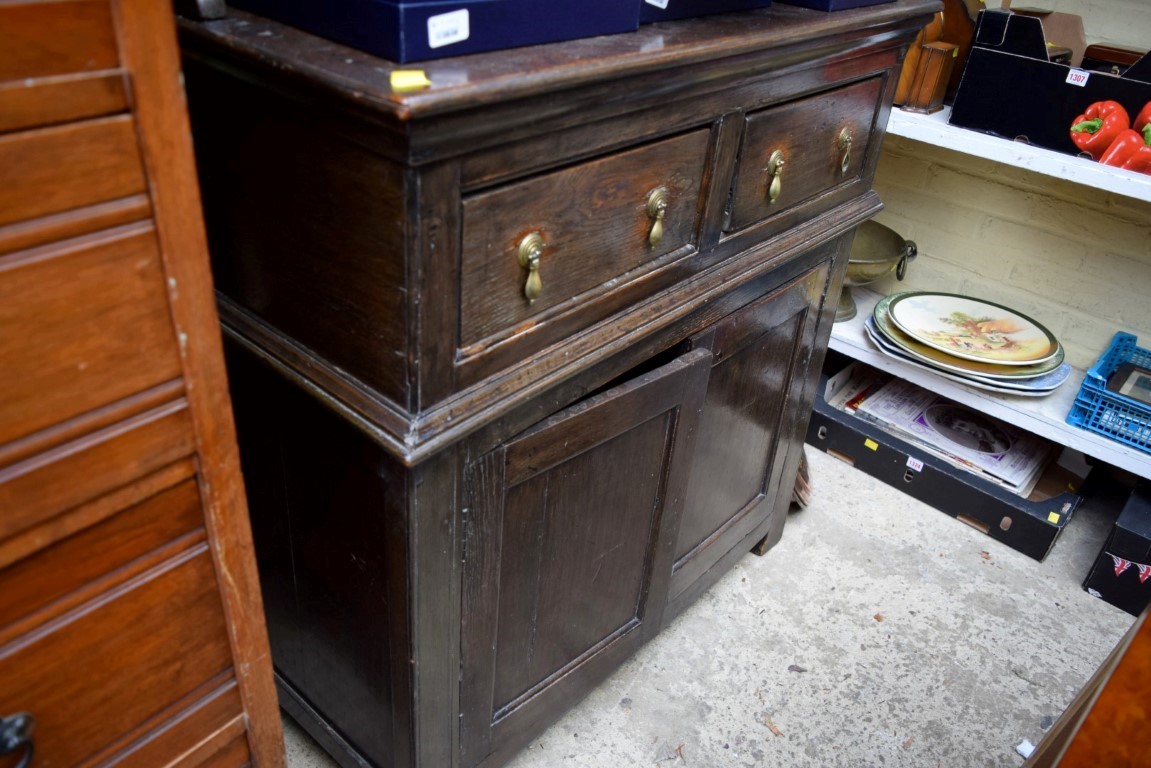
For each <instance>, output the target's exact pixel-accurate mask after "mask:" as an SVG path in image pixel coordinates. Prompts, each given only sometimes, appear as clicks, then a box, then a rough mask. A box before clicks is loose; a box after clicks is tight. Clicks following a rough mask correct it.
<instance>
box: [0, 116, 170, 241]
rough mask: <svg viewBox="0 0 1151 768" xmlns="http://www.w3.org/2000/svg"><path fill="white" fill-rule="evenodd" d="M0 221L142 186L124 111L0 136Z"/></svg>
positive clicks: (119, 194)
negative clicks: (1, 176) (1, 179)
mask: <svg viewBox="0 0 1151 768" xmlns="http://www.w3.org/2000/svg"><path fill="white" fill-rule="evenodd" d="M0 168H3V169H4V175H5V178H7V179H10V180H13V181H16V182H17V183H7V184H2V185H0V226H4V225H6V224H13V223H15V222H20V221H24V220H27V219H33V218H36V217H39V216H47V215H50V214H54V213H59V212H61V211H67V210H71V209H74V208H80V207H84V206H90V205H95V204H97V203H104V202H107V201H109V200H115V199H118V198H123V197H128V196H130V195H135V194H139V193H142V192H145V191H146V190H147V184H146V182H145V179H144V166H143V162H142V160H141V158H140V151H139V148H138V147H137V143H136V128H135V123H134V122H133V120H132V118H131V117H129V116H127V115H117V116H114V117H105V118H100V119H97V120H86V121H83V122H78V123H69V124H67V125H61V126H55V127H52V128H41V129H37V130H30V131H20V132H18V133H9V134H5V135H3V136H0Z"/></svg>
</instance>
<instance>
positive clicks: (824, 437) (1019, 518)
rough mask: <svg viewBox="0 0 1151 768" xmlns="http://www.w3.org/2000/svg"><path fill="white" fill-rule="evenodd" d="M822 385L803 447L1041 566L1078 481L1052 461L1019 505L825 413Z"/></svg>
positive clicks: (884, 436) (994, 488)
mask: <svg viewBox="0 0 1151 768" xmlns="http://www.w3.org/2000/svg"><path fill="white" fill-rule="evenodd" d="M827 382H828V377H827V376H824V377H823V378H822V380H821V382H820V388H819V392H818V393H817V394H816V398H815V407H814V409H813V412H812V415H811V423H810V425H809V426H808V429H807V439H806V442H807V443H808V444H810V445H812V446H814V447H816V448H818V449H819V450H821V451H824V452H826V453H829V454H831V455H833V456H836V457H837V458H840V459H842V460H844V461H846V462H847V463H848V464H851V465H853V466H854V467H855V468H857V469H860V470H862V471H864V472H866V473H867V474H869V475H871V476H872V477H874V478H876V479H878V480H882V481H883V482H885V483H887V484H888V485H890V486H892V487H893V488H898V489H899V490H901V491H903V492H904V493H906V494H907V495H909V496H911V497H912V498H915V499H918V500H919V501H922V502H924V503H925V504H928V505H929V506H932V507H934V508H935V509H938V510H939V511H941V512H944V513H946V514H948V515H951V516H952V517H954V518H956V519H958V520H960V521H962V522H964V523H967V524H968V525H970V526H972V527H973V528H975V529H977V530H979V531H982V532H983V533H985V534H987V535H988V536H990V537H991V538H993V539H996V540H998V541H1001V542H1003V543H1004V544H1006V545H1007V546H1009V547H1011V548H1012V549H1015V550H1018V551H1020V552H1022V553H1023V554H1025V555H1027V556H1029V557H1033V558H1035V559H1036V560H1042V559H1043V558H1044V557H1046V556H1047V553H1048V552H1049V551H1050V550H1051V547H1052V545H1053V544H1054V543H1055V539H1056V538H1057V537H1058V536H1059V533H1060V531H1062V530H1063V527H1064V526H1065V525H1067V523H1068V522H1069V521H1070V520H1071V516H1072V515H1073V514H1074V513H1075V510H1076V509H1078V508H1079V504H1080V503H1081V501H1082V497H1081V496H1079V495H1078V494H1076V493H1074V492H1072V491H1069V490H1066V489H1067V488H1068V487H1069V486H1072V487H1074V488H1076V489H1078V488H1080V487H1081V483H1082V479H1083V478H1079V477H1073V476H1072V474H1071V473H1069V472H1067V471H1066V470H1064V469H1063V468H1062V467H1061V466H1059V465H1058V464H1056V463H1055V462H1052V463H1051V464H1050V465H1049V466H1048V467H1047V470H1046V472H1045V473H1044V475H1043V476H1042V477H1041V478H1040V480H1039V483H1038V484H1037V485H1036V489H1035V491H1033V492H1032V497H1031V499H1025V498H1023V497H1022V496H1018V495H1016V494H1014V493H1011V492H1010V491H1008V490H1007V489H1005V488H1003V487H1001V486H998V485H996V484H994V483H991V482H988V481H987V480H984V479H982V478H979V477H977V476H975V475H973V474H972V473H970V472H967V471H965V470H962V469H958V468H956V467H953V466H952V465H950V464H948V463H947V462H946V461H944V460H943V459H940V458H937V457H935V456H932V455H931V454H928V453H927V452H925V451H923V450H922V449H920V448H917V447H915V446H913V445H911V444H909V443H907V442H905V441H903V440H900V439H899V438H897V437H895V436H893V435H890V434H888V433H887V432H884V431H883V430H882V429H880V428H879V427H877V426H876V425H874V424H872V423H870V422H867V421H864V420H863V419H860V418H857V417H855V416H853V415H851V414H850V413H847V412H846V411H841V410H838V409H836V408H833V407H831V406H829V405H828V404H827V401H826V399H825V392H826V387H827ZM1042 497H1046V498H1042Z"/></svg>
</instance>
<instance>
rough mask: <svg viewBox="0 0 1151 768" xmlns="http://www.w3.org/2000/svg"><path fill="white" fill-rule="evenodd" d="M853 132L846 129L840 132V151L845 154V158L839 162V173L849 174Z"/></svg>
mask: <svg viewBox="0 0 1151 768" xmlns="http://www.w3.org/2000/svg"><path fill="white" fill-rule="evenodd" d="M851 142H852V138H851V131H849V130H848V129H847V128H844V129H843V130H842V131H840V132H839V142H838V144H839V151H840V152H842V153H843V158H842V159H841V160H840V161H839V172H840V173H841V174H844V173H847V169H848V168H849V167H850V166H851Z"/></svg>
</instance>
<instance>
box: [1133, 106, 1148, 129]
mask: <svg viewBox="0 0 1151 768" xmlns="http://www.w3.org/2000/svg"><path fill="white" fill-rule="evenodd" d="M1148 125H1151V101H1149V102H1147V103H1146V104H1144V105H1143V109H1141V110H1139V114H1138V115H1136V116H1135V122H1133V123H1132V124H1131V127H1132V128H1134V129H1135V130H1137V131H1142V130H1143V129H1144V128H1146V127H1147V126H1148Z"/></svg>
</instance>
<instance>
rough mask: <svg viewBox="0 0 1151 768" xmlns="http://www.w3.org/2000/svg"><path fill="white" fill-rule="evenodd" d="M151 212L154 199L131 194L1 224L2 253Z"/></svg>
mask: <svg viewBox="0 0 1151 768" xmlns="http://www.w3.org/2000/svg"><path fill="white" fill-rule="evenodd" d="M151 215H152V202H151V201H150V200H149V199H148V196H147V195H132V196H131V197H122V198H120V199H119V200H113V201H111V202H108V203H97V204H96V205H89V206H86V207H84V208H76V209H74V210H71V211H65V212H64V213H58V214H55V215H53V216H43V217H41V218H39V219H33V220H32V221H20V222H17V223H15V224H9V225H8V226H6V227H0V256H3V255H4V254H6V253H13V252H15V251H20V250H25V249H29V248H35V247H37V246H41V245H45V244H46V243H51V242H54V241H56V240H64V239H67V238H71V237H79V236H80V235H87V234H89V233H91V232H97V231H99V230H101V229H111V228H112V227H118V226H120V225H122V224H131V223H133V222H137V221H142V220H143V219H146V218H149V217H150V216H151Z"/></svg>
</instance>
